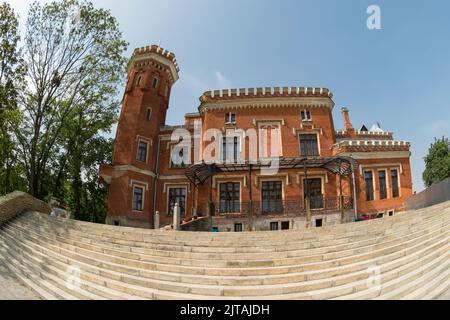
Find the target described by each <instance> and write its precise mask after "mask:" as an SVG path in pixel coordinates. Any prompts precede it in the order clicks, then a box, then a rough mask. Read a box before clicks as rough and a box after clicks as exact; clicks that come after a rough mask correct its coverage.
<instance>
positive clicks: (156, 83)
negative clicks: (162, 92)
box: [152, 77, 158, 89]
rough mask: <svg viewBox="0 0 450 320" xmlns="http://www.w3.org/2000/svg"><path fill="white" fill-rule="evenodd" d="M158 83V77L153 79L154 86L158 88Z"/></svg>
mask: <svg viewBox="0 0 450 320" xmlns="http://www.w3.org/2000/svg"><path fill="white" fill-rule="evenodd" d="M157 85H158V77H154V78H153V81H152V88H153V89H156V86H157Z"/></svg>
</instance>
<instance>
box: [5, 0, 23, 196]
mask: <svg viewBox="0 0 450 320" xmlns="http://www.w3.org/2000/svg"><path fill="white" fill-rule="evenodd" d="M18 26H19V22H18V19H17V16H16V15H15V13H14V10H13V9H12V8H11V6H10V5H9V4H7V3H2V4H0V194H6V193H8V192H11V191H13V190H25V189H26V179H25V177H24V173H25V171H24V167H23V166H22V165H21V163H20V161H19V155H18V153H17V150H16V148H15V145H16V143H15V141H14V139H13V136H12V135H11V133H10V132H11V127H12V126H16V125H17V124H18V123H19V122H20V119H21V113H20V111H19V109H18V106H17V93H18V92H19V90H20V89H21V88H22V85H23V75H24V66H23V61H22V60H21V59H20V52H19V50H18V42H19V40H20V37H19V32H18Z"/></svg>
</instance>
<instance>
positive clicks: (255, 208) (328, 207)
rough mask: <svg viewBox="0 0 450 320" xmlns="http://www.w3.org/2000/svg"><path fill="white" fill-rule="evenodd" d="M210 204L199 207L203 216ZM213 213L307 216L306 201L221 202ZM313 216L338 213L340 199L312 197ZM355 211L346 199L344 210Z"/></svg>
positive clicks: (217, 214) (351, 203)
mask: <svg viewBox="0 0 450 320" xmlns="http://www.w3.org/2000/svg"><path fill="white" fill-rule="evenodd" d="M208 205H209V204H208V203H204V204H202V205H200V206H199V208H198V211H199V213H201V214H202V215H206V213H207V212H208ZM210 205H211V212H212V213H214V215H216V216H236V215H243V216H247V215H249V214H250V213H251V214H252V215H254V216H268V215H290V216H304V215H305V214H306V209H305V202H304V200H302V199H301V200H264V201H252V202H242V201H221V202H213V203H211V204H210ZM310 207H311V214H313V215H314V214H324V213H325V214H326V213H336V212H338V211H339V210H340V207H339V197H323V196H316V197H311V206H310ZM350 209H353V199H352V198H351V197H344V210H350Z"/></svg>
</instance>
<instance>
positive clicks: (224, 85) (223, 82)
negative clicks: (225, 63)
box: [214, 70, 231, 89]
mask: <svg viewBox="0 0 450 320" xmlns="http://www.w3.org/2000/svg"><path fill="white" fill-rule="evenodd" d="M214 75H215V76H216V81H217V84H218V85H219V88H220V89H229V88H231V81H230V80H229V79H227V78H226V77H225V76H224V75H223V74H222V72H220V71H218V70H216V72H215V73H214Z"/></svg>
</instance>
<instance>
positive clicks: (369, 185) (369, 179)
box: [364, 171, 374, 201]
mask: <svg viewBox="0 0 450 320" xmlns="http://www.w3.org/2000/svg"><path fill="white" fill-rule="evenodd" d="M364 181H365V183H366V201H372V200H373V199H374V197H373V175H372V171H365V172H364Z"/></svg>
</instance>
